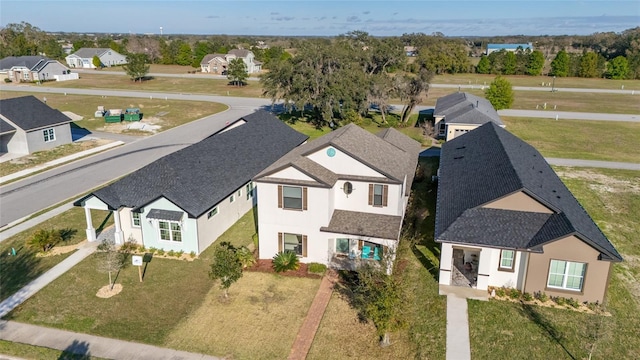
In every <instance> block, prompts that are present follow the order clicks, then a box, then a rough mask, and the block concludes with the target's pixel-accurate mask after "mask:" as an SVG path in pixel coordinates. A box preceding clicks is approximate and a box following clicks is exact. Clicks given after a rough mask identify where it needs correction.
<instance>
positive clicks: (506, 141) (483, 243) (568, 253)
mask: <svg viewBox="0 0 640 360" xmlns="http://www.w3.org/2000/svg"><path fill="white" fill-rule="evenodd" d="M435 240H436V242H439V243H441V244H442V248H441V253H440V276H439V282H440V284H441V285H452V286H462V287H467V288H468V287H472V288H477V289H480V290H486V289H487V288H488V287H489V286H496V287H502V286H504V287H509V288H516V289H518V290H521V291H523V292H528V293H529V294H533V293H535V292H545V293H546V294H547V295H549V296H562V297H566V298H574V299H577V300H578V301H580V302H583V301H588V302H596V301H597V302H600V303H601V302H602V301H603V299H604V297H605V293H606V289H607V284H608V281H609V278H610V276H611V271H612V263H614V262H619V261H622V257H621V256H620V254H619V253H618V252H617V251H616V249H615V248H614V247H613V245H612V244H611V243H610V242H609V240H608V239H607V238H606V236H605V235H604V234H603V233H602V231H600V229H599V228H598V226H597V225H596V224H595V223H594V221H593V220H592V219H591V218H590V217H589V215H588V214H587V212H586V211H585V210H584V208H583V207H582V206H581V205H580V204H579V203H578V201H577V200H576V199H575V198H574V197H573V195H572V194H571V192H570V191H569V189H567V187H566V186H565V185H564V183H563V182H562V181H561V180H560V178H559V177H558V175H556V173H555V172H554V171H553V169H552V168H551V167H550V166H549V164H547V162H546V161H545V159H544V158H543V157H542V155H541V154H540V153H539V152H538V151H537V150H536V149H534V148H533V147H532V146H531V145H529V144H527V143H525V142H524V141H522V140H520V139H519V138H517V137H516V136H514V135H512V134H511V133H509V132H508V131H506V130H504V129H502V128H501V127H499V126H498V125H496V124H495V123H494V122H488V123H486V124H484V125H482V126H481V127H479V128H477V129H475V130H473V131H471V132H469V133H468V134H466V135H464V136H461V137H459V138H455V139H453V140H452V141H449V142H446V143H445V144H444V145H443V146H442V153H441V158H440V169H439V173H438V198H437V205H436V222H435Z"/></svg>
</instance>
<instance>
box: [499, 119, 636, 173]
mask: <svg viewBox="0 0 640 360" xmlns="http://www.w3.org/2000/svg"><path fill="white" fill-rule="evenodd" d="M502 120H503V121H504V123H505V124H506V125H507V127H506V129H507V130H509V131H510V132H511V133H513V134H514V135H516V136H518V137H519V138H521V139H522V140H524V141H526V142H527V143H529V144H531V145H532V146H533V147H535V148H536V149H537V150H538V151H540V152H541V153H542V155H544V156H547V157H558V158H567V159H585V160H604V161H622V162H632V163H640V150H639V149H638V144H640V123H632V122H616V121H584V120H558V121H556V120H554V119H538V118H521V117H502Z"/></svg>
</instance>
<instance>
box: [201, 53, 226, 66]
mask: <svg viewBox="0 0 640 360" xmlns="http://www.w3.org/2000/svg"><path fill="white" fill-rule="evenodd" d="M215 58H220V59H221V60H222V61H225V62H226V60H225V58H224V54H207V55H205V56H204V57H203V58H202V61H200V65H207V64H208V63H209V62H210V61H211V60H213V59H215Z"/></svg>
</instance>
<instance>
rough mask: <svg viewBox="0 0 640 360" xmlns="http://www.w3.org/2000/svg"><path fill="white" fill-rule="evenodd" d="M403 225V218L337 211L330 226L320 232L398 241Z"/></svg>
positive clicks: (322, 228)
mask: <svg viewBox="0 0 640 360" xmlns="http://www.w3.org/2000/svg"><path fill="white" fill-rule="evenodd" d="M401 225H402V216H393V215H381V214H373V213H367V212H358V211H347V210H335V211H334V212H333V215H332V216H331V221H329V226H326V227H321V228H320V231H324V232H331V233H336V234H348V235H357V236H368V237H375V238H380V239H393V240H397V239H398V236H399V235H400V232H399V231H400V228H401Z"/></svg>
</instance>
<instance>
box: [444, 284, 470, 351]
mask: <svg viewBox="0 0 640 360" xmlns="http://www.w3.org/2000/svg"><path fill="white" fill-rule="evenodd" d="M470 359H471V344H470V342H469V316H468V314H467V299H466V298H464V297H459V296H457V295H454V294H450V295H447V360H470Z"/></svg>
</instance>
